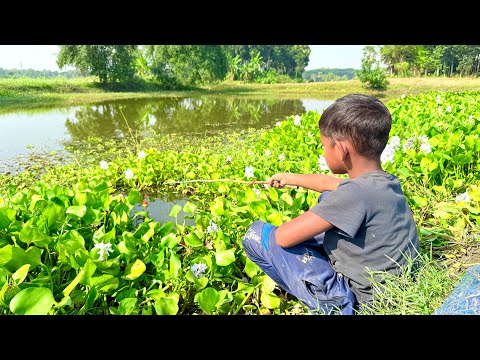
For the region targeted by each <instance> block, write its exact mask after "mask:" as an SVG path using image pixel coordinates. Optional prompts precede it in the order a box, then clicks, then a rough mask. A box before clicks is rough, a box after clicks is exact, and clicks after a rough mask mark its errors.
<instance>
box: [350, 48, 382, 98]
mask: <svg viewBox="0 0 480 360" xmlns="http://www.w3.org/2000/svg"><path fill="white" fill-rule="evenodd" d="M355 74H356V75H357V77H358V78H359V79H360V81H361V82H362V86H364V87H365V88H367V89H376V90H384V89H386V88H387V84H388V82H387V75H386V73H385V70H384V69H382V68H381V67H380V61H379V59H378V52H377V50H376V49H375V47H374V46H366V47H365V48H364V50H363V56H362V69H361V70H360V71H356V72H355Z"/></svg>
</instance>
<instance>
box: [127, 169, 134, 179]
mask: <svg viewBox="0 0 480 360" xmlns="http://www.w3.org/2000/svg"><path fill="white" fill-rule="evenodd" d="M131 178H133V171H132V169H127V170H126V171H125V179H127V180H130V179H131Z"/></svg>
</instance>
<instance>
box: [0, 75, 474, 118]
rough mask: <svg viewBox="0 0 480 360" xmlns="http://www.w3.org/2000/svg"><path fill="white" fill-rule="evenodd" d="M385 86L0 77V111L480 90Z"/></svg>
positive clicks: (454, 84) (440, 84)
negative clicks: (190, 99)
mask: <svg viewBox="0 0 480 360" xmlns="http://www.w3.org/2000/svg"><path fill="white" fill-rule="evenodd" d="M388 81H389V85H388V87H387V90H385V91H373V90H368V89H364V88H363V87H362V84H361V83H360V81H359V80H345V81H332V82H318V83H282V84H243V83H241V82H229V81H225V82H222V83H218V84H212V85H205V86H199V87H189V88H183V89H176V90H166V89H164V88H162V87H161V86H159V85H158V84H155V83H152V82H147V81H134V82H130V83H125V84H111V85H101V84H99V83H98V82H96V81H95V78H94V77H85V78H73V79H67V78H48V79H31V78H18V79H0V113H5V112H8V111H15V110H18V109H25V108H34V107H35V108H36V107H54V106H55V107H63V106H73V105H80V104H88V103H95V102H99V101H104V100H115V99H126V98H140V97H151V96H187V95H188V96H191V95H195V94H215V95H219V94H237V95H244V96H249V95H262V96H265V95H275V96H288V97H289V98H296V97H298V98H300V97H305V96H306V95H308V96H309V97H311V98H321V99H335V98H337V97H339V96H343V95H346V94H350V93H362V94H369V95H374V96H376V97H378V98H380V99H382V100H383V101H389V100H391V99H394V98H398V97H400V96H401V95H402V94H406V95H417V94H420V93H423V92H428V91H465V90H480V78H441V77H439V78H390V79H388Z"/></svg>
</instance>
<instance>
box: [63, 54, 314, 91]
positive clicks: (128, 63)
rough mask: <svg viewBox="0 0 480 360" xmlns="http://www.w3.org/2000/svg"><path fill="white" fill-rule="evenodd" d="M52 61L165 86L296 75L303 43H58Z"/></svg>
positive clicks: (303, 58)
mask: <svg viewBox="0 0 480 360" xmlns="http://www.w3.org/2000/svg"><path fill="white" fill-rule="evenodd" d="M59 47H60V51H59V54H58V57H57V65H58V66H59V67H60V68H63V67H65V66H67V65H70V66H73V67H75V68H76V69H78V70H79V71H80V72H82V73H89V74H91V75H93V76H96V77H98V79H99V81H100V82H101V83H115V82H125V81H131V80H135V79H142V80H148V81H154V82H158V83H160V84H161V85H164V86H166V87H175V86H179V85H199V84H205V83H212V82H217V81H223V80H225V79H230V80H240V81H243V82H249V83H251V82H263V83H274V82H279V81H282V79H283V80H284V81H285V80H288V81H292V80H294V81H302V73H303V72H304V70H305V67H306V66H307V65H308V60H309V56H310V47H309V46H308V45H60V46H59Z"/></svg>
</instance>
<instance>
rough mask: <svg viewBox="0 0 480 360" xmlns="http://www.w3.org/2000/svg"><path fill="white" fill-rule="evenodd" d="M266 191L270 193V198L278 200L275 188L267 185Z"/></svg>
mask: <svg viewBox="0 0 480 360" xmlns="http://www.w3.org/2000/svg"><path fill="white" fill-rule="evenodd" d="M268 193H269V194H270V198H271V199H272V200H273V201H278V192H277V190H276V189H275V188H273V187H271V186H269V187H268Z"/></svg>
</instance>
